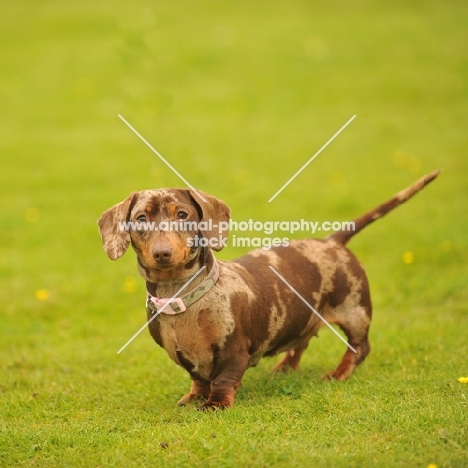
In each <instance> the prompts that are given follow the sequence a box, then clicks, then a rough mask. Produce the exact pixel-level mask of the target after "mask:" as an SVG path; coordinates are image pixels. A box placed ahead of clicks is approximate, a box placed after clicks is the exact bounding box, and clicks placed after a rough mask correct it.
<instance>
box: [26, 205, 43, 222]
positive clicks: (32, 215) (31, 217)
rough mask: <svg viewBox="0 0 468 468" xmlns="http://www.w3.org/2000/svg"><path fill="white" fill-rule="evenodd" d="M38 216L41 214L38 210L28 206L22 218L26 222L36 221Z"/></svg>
mask: <svg viewBox="0 0 468 468" xmlns="http://www.w3.org/2000/svg"><path fill="white" fill-rule="evenodd" d="M40 217H41V214H40V213H39V210H38V209H37V208H34V207H31V208H28V209H27V210H26V212H25V213H24V218H25V219H26V221H27V222H28V223H37V222H38V221H39V218H40Z"/></svg>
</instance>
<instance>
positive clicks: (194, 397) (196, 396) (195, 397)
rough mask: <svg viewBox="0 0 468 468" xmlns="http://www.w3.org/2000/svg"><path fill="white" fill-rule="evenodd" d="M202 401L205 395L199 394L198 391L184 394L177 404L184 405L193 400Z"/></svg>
mask: <svg viewBox="0 0 468 468" xmlns="http://www.w3.org/2000/svg"><path fill="white" fill-rule="evenodd" d="M200 400H201V401H204V400H206V397H205V396H204V395H200V394H199V393H187V395H184V396H183V397H182V398H181V399H180V400H179V401H178V402H177V405H178V406H185V405H187V404H189V403H192V402H193V401H200Z"/></svg>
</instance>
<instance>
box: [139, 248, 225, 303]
mask: <svg viewBox="0 0 468 468" xmlns="http://www.w3.org/2000/svg"><path fill="white" fill-rule="evenodd" d="M215 261H216V259H215V257H214V255H213V252H211V250H210V249H209V248H208V247H201V248H200V251H199V252H198V255H195V256H194V257H193V258H192V259H191V260H190V261H189V262H188V263H186V264H185V265H184V266H183V267H181V268H177V269H174V270H170V271H168V272H164V275H161V274H160V272H156V274H155V275H154V276H155V277H157V278H158V279H157V280H156V281H153V280H152V279H150V278H151V276H152V275H151V272H147V273H145V274H144V275H143V274H142V276H143V277H144V278H145V279H146V290H147V291H148V293H149V294H150V295H151V296H156V297H172V296H173V295H174V294H176V293H177V291H179V290H180V289H181V288H182V287H183V286H184V285H185V284H187V282H188V281H190V279H191V278H193V277H194V276H195V275H197V273H198V272H199V271H200V269H202V268H203V267H205V268H203V270H202V271H201V272H200V273H198V275H197V276H196V277H195V278H194V279H193V280H192V281H191V282H190V284H189V285H188V286H187V287H186V288H184V289H183V290H182V291H181V292H180V294H179V295H184V294H187V293H188V292H189V291H191V290H193V289H195V288H196V287H197V286H198V285H200V284H201V283H202V282H203V281H204V280H205V278H206V277H207V276H208V275H209V274H210V272H211V270H212V268H213V265H214V263H215ZM139 270H140V273H142V271H141V267H140V266H139ZM148 273H149V274H148ZM148 277H149V278H148ZM159 278H161V279H159Z"/></svg>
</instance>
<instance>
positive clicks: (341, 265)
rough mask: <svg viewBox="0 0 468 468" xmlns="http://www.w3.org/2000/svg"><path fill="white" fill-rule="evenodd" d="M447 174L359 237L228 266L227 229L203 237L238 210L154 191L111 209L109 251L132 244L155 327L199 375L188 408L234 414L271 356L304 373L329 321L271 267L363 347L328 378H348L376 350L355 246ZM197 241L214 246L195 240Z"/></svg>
mask: <svg viewBox="0 0 468 468" xmlns="http://www.w3.org/2000/svg"><path fill="white" fill-rule="evenodd" d="M437 175H438V171H434V172H432V173H430V174H428V175H426V176H425V177H423V178H421V179H420V180H418V181H417V182H415V183H413V184H412V185H411V186H409V187H408V188H407V189H405V190H403V191H401V192H399V193H397V194H396V195H395V196H394V197H393V198H392V199H390V200H389V201H387V202H386V203H384V204H382V205H380V206H378V207H377V208H374V209H373V210H371V211H369V212H367V213H366V214H364V215H363V216H361V217H359V218H357V219H356V220H355V230H354V231H339V232H336V233H334V234H332V235H331V236H329V237H328V238H326V239H320V240H317V239H305V240H293V241H291V242H290V245H289V246H288V247H274V248H272V249H271V250H268V251H266V250H262V249H259V250H254V251H252V252H250V253H248V254H247V255H245V256H243V257H241V258H238V259H237V260H234V261H232V262H226V261H220V262H218V261H217V260H216V259H215V257H214V255H213V252H212V249H210V248H209V247H208V246H206V244H207V243H208V242H210V245H213V250H220V249H221V248H222V243H223V242H219V241H220V240H221V241H224V240H225V239H226V236H227V232H226V231H224V232H223V233H221V236H223V237H222V239H219V238H218V237H219V236H220V233H219V232H218V231H215V230H211V231H210V230H204V231H203V230H202V231H199V230H198V226H200V224H199V223H200V222H202V221H208V220H212V225H213V226H216V225H218V226H219V225H220V223H223V222H224V223H226V222H228V221H229V215H230V210H229V208H228V206H227V205H225V204H224V203H223V202H222V201H220V200H218V199H216V198H214V197H212V196H210V195H208V194H206V193H203V192H198V191H197V192H195V191H193V190H188V189H187V190H186V189H159V190H144V191H142V192H136V193H133V194H131V195H130V196H129V197H128V198H127V199H125V200H124V201H123V202H121V203H119V204H117V205H115V206H113V207H112V208H110V209H108V210H107V211H105V212H104V213H103V215H102V216H101V218H100V219H99V221H98V224H99V229H100V233H101V237H102V241H103V245H104V250H105V251H106V252H107V254H108V256H109V257H110V258H111V259H112V260H116V259H118V258H119V257H121V256H122V255H123V254H124V253H125V251H126V250H127V248H128V246H129V245H130V244H131V245H132V247H133V249H134V251H135V253H136V255H137V261H138V270H139V272H140V274H141V276H142V277H143V278H144V279H145V280H146V289H147V293H148V300H147V315H148V319H149V320H150V319H151V318H154V320H152V321H151V322H150V323H149V331H150V333H151V335H152V337H153V338H154V340H155V341H156V342H157V343H158V344H159V345H160V346H161V347H163V348H164V349H165V350H166V352H167V353H168V355H169V356H170V358H171V359H172V360H173V361H175V362H176V363H177V364H179V365H180V366H182V367H183V368H185V369H186V370H187V371H188V373H189V374H190V377H191V380H192V385H191V388H190V391H189V393H188V394H187V395H185V396H184V397H183V398H182V399H181V400H180V401H179V404H180V405H184V404H186V403H188V402H190V401H192V400H197V399H203V400H206V401H205V403H204V404H203V406H202V407H201V408H202V409H214V408H217V407H221V408H225V407H231V406H233V404H234V398H235V394H236V390H237V388H238V387H239V385H240V383H241V380H242V377H243V375H244V373H245V371H246V370H247V369H248V368H249V367H252V366H255V365H256V364H257V363H258V361H259V360H260V358H261V357H263V356H272V355H275V354H277V353H281V352H286V354H285V356H284V358H283V360H282V361H281V362H280V363H279V364H278V365H277V366H276V368H275V369H276V370H277V371H283V370H287V369H296V368H297V367H298V364H299V361H300V359H301V355H302V353H303V352H304V350H305V349H306V348H307V345H308V343H309V340H310V339H311V338H312V337H313V336H316V335H317V332H318V330H319V328H320V327H322V326H323V325H324V322H323V321H322V320H321V319H320V317H318V316H317V315H316V314H314V313H312V312H311V310H310V308H309V307H307V305H306V304H305V303H304V302H303V301H302V300H301V299H300V298H299V297H298V295H297V294H296V293H295V292H293V291H292V290H291V288H289V287H288V286H287V285H286V284H285V283H284V282H283V281H282V280H281V279H280V278H279V277H278V276H277V275H276V274H274V272H273V271H272V270H271V269H270V268H269V267H270V266H272V267H273V268H274V269H275V270H276V271H277V272H278V273H279V274H280V275H281V276H282V277H283V278H284V279H286V280H287V281H288V282H289V283H290V284H291V285H292V286H293V287H294V289H295V290H296V291H297V292H298V293H299V294H300V295H301V296H302V297H303V298H304V299H305V300H306V301H307V302H308V303H309V304H310V305H311V306H312V307H313V308H315V309H316V310H317V311H318V312H319V313H320V314H321V316H322V317H323V318H324V319H325V320H326V321H327V322H328V323H330V324H336V325H338V326H339V327H340V328H341V329H342V330H343V332H344V333H345V335H346V336H347V338H348V343H349V345H350V346H351V347H352V348H353V349H350V348H348V349H347V350H346V352H345V353H344V356H343V358H342V360H341V362H340V363H339V365H338V367H337V368H336V369H335V370H333V371H331V372H328V373H327V374H325V376H324V379H336V380H345V379H347V378H348V377H349V376H350V375H351V373H352V372H353V370H354V369H355V367H356V366H358V365H359V364H360V363H361V362H363V361H364V359H365V358H366V356H367V354H368V353H369V351H370V345H369V340H368V331H369V325H370V321H371V315H372V306H371V300H370V295H369V285H368V282H367V278H366V275H365V272H364V270H363V268H362V266H361V265H360V264H359V262H358V261H357V259H356V258H355V257H354V255H353V254H352V253H351V252H350V251H349V250H348V249H347V248H346V247H345V244H346V243H347V242H348V241H349V240H350V239H351V237H352V236H353V235H354V234H356V233H357V232H359V231H360V230H361V229H363V228H364V227H366V226H367V225H368V224H370V223H372V222H373V221H375V220H376V219H378V218H381V217H382V216H384V215H385V214H386V213H388V212H389V211H391V210H392V209H394V208H395V207H397V206H398V205H400V204H401V203H403V202H405V201H406V200H408V199H409V198H410V197H412V196H413V195H414V194H416V193H417V192H418V191H419V190H421V189H422V188H423V187H424V186H425V185H426V184H428V183H429V182H430V181H431V180H433V179H434V178H435V177H436V176H437ZM201 198H203V199H204V201H203V200H202V199H201ZM180 220H183V221H192V222H194V223H193V224H191V225H190V226H188V228H187V229H186V230H174V229H172V230H171V229H160V230H155V229H147V230H145V229H137V228H135V227H137V226H143V224H145V225H146V226H148V223H152V222H154V223H155V226H162V224H161V223H163V224H164V223H166V225H167V224H168V222H170V221H172V222H178V221H180ZM126 222H133V223H134V224H133V227H134V228H135V229H130V230H125V229H122V224H119V223H126ZM205 227H206V226H205ZM197 236H198V240H200V239H205V242H204V243H203V242H199V243H198V245H197V243H194V242H191V241H190V240H191V239H196V238H197ZM213 239H215V240H216V242H212V240H213ZM203 245H205V246H203ZM202 267H204V268H203V269H202ZM201 269H202V270H201ZM200 270H201V271H200ZM197 273H198V274H197ZM196 274H197V276H196V277H195V278H194V279H192V281H191V283H190V284H189V285H187V286H186V287H185V289H182V288H184V286H185V285H186V283H187V282H188V281H189V280H190V279H191V278H193V277H194V275H196ZM175 295H177V297H175V298H173V296H175ZM171 298H173V300H172V301H171ZM155 315H156V317H155Z"/></svg>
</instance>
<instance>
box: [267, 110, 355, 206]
mask: <svg viewBox="0 0 468 468" xmlns="http://www.w3.org/2000/svg"><path fill="white" fill-rule="evenodd" d="M355 118H356V116H355V115H353V116H352V117H351V118H350V119H349V120H348V121H347V122H346V123H345V124H344V125H343V126H342V127H341V128H340V129H339V130H338V131H337V132H336V133H335V134H334V135H333V136H332V137H331V138H330V139H329V140H328V141H327V142H326V143H325V144H324V145H323V146H322V147H321V148H320V149H319V150H318V151H317V152H316V153H315V154H314V155H313V156H312V157H311V158H310V159H309V160H308V161H307V162H306V163H305V164H304V165H303V166H302V167H301V168H300V169H299V170H298V171H297V172H296V173H295V174H294V175H293V176H292V177H291V178H290V179H289V180H288V181H287V182H286V183H285V184H284V185H283V186H282V187H281V188H280V189H279V190H278V191H277V192H276V193H275V194H274V195H273V196H272V197H271V198H270V199H269V200H268V203H270V202H271V201H273V200H274V199H275V198H276V197H277V196H278V195H279V194H280V193H281V192H282V191H283V190H284V189H285V188H286V187H287V186H288V185H289V184H290V183H291V182H292V181H293V180H294V179H295V178H296V177H297V176H298V175H299V174H300V173H301V172H302V171H303V170H304V169H305V168H306V167H307V166H308V165H309V164H310V163H311V162H312V161H313V160H314V159H315V158H316V157H317V156H318V155H319V154H320V153H321V152H322V151H323V150H324V149H325V148H326V147H327V146H328V145H329V144H330V143H331V142H332V141H333V140H334V139H335V138H336V137H337V136H338V135H339V134H340V133H341V132H342V131H343V130H344V129H345V128H346V127H347V126H348V125H349V124H350V123H351V122H352V121H353V120H354V119H355Z"/></svg>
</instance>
